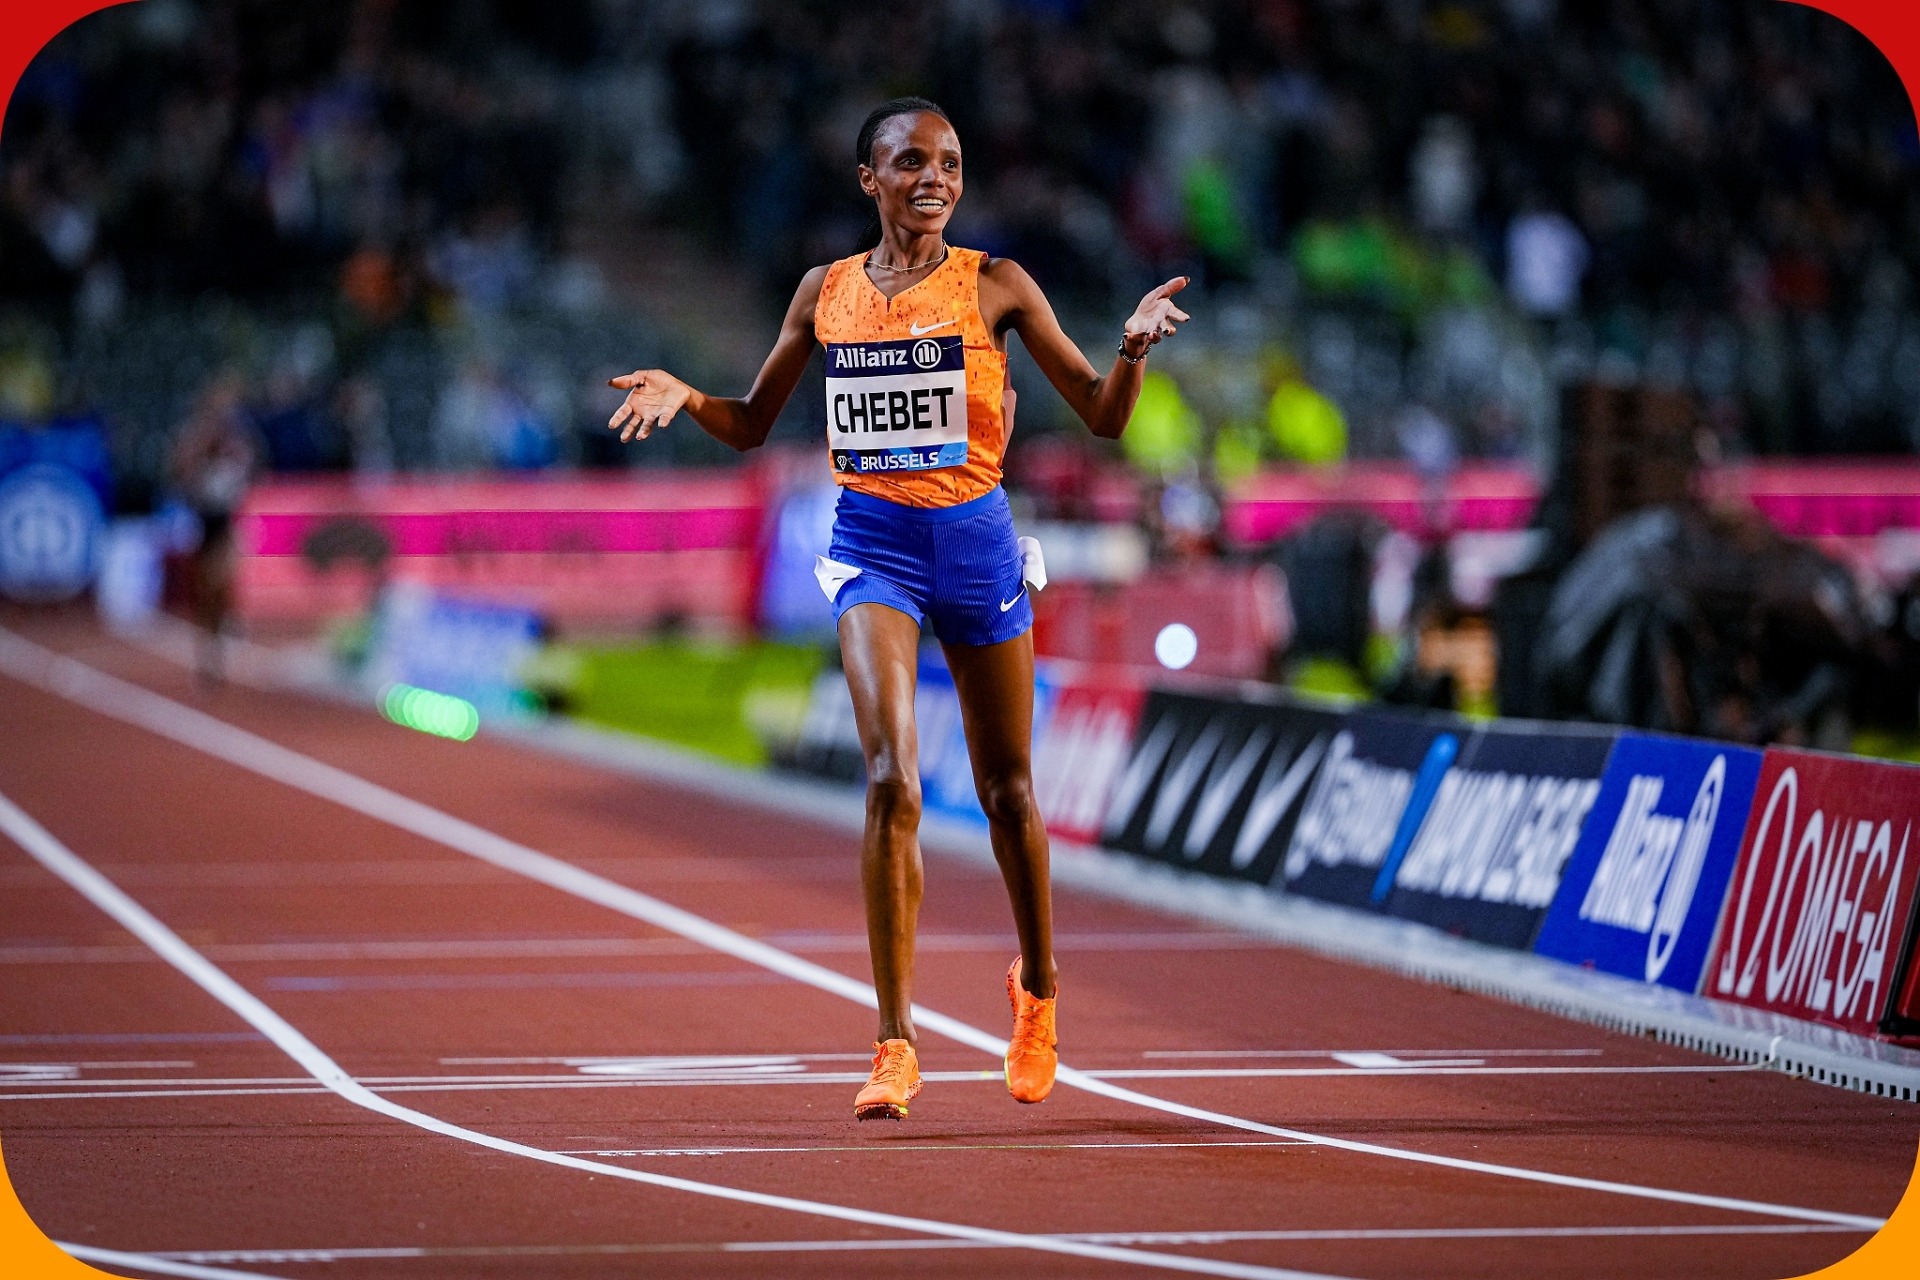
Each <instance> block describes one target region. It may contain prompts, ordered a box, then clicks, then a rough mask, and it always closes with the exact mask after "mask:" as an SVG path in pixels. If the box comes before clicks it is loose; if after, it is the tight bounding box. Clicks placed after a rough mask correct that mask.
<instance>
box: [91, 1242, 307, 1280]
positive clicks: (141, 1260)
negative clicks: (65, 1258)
mask: <svg viewBox="0 0 1920 1280" xmlns="http://www.w3.org/2000/svg"><path fill="white" fill-rule="evenodd" d="M54 1243H55V1244H57V1245H59V1246H60V1248H62V1249H64V1250H65V1251H66V1252H68V1253H70V1254H72V1255H73V1256H74V1257H76V1258H78V1259H80V1261H82V1262H97V1263H99V1264H100V1265H101V1266H103V1267H128V1268H131V1269H132V1270H134V1271H145V1272H147V1273H149V1274H151V1275H156V1276H184V1277H186V1280H280V1278H279V1277H277V1276H267V1275H261V1274H260V1273H259V1272H258V1271H230V1270H228V1269H226V1268H224V1267H210V1266H207V1265H205V1264H204V1263H201V1262H198V1261H196V1260H192V1259H186V1258H181V1257H179V1256H177V1255H174V1254H164V1253H126V1252H123V1251H121V1250H119V1249H102V1248H99V1247H98V1246H96V1245H90V1244H69V1243H67V1242H66V1241H64V1240H55V1241H54Z"/></svg>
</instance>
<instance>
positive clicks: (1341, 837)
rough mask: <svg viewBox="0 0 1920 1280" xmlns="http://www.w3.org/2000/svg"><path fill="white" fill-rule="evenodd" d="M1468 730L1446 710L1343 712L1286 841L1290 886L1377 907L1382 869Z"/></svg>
mask: <svg viewBox="0 0 1920 1280" xmlns="http://www.w3.org/2000/svg"><path fill="white" fill-rule="evenodd" d="M1469 733H1470V730H1469V729H1468V727H1467V726H1466V723H1465V722H1464V721H1459V720H1455V719H1453V718H1451V717H1446V716H1418V715H1413V714H1409V713H1400V714H1395V713H1391V712H1377V711H1353V712H1349V713H1347V714H1346V715H1345V716H1343V717H1342V724H1341V727H1340V728H1339V731H1338V732H1336V733H1335V734H1334V735H1333V737H1332V739H1331V741H1329V742H1328V744H1327V749H1326V755H1325V758H1324V759H1323V760H1322V761H1321V763H1320V772H1319V775H1318V776H1317V777H1316V778H1315V779H1314V782H1313V789H1312V791H1311V792H1309V793H1308V795H1307V800H1306V805H1305V807H1304V808H1303V809H1302V810H1301V813H1300V819H1299V821H1298V822H1297V823H1296V824H1295V825H1294V829H1293V839H1292V840H1291V841H1290V842H1289V843H1288V845H1287V856H1286V859H1285V861H1284V862H1283V864H1282V866H1281V871H1282V873H1283V876H1284V878H1285V882H1286V887H1287V889H1288V890H1290V891H1291V892H1294V893H1304V894H1306V895H1307V896H1309V897H1313V898H1322V899H1325V900H1326V901H1328V902H1340V903H1345V904H1346V905H1348V906H1354V907H1365V908H1368V909H1371V910H1378V909H1379V907H1380V900H1381V898H1382V897H1384V895H1376V894H1375V892H1374V887H1375V885H1376V883H1377V882H1378V881H1379V880H1380V879H1381V876H1382V873H1383V869H1384V870H1385V871H1386V872H1387V873H1389V874H1390V873H1391V870H1392V867H1393V866H1394V865H1395V864H1396V863H1397V862H1398V860H1399V858H1400V856H1401V855H1402V854H1404V852H1405V851H1406V849H1407V848H1408V846H1409V844H1410V842H1411V840H1412V837H1413V833H1414V832H1415V831H1416V830H1418V829H1419V827H1420V822H1421V819H1422V818H1423V817H1424V816H1425V814H1426V810H1427V806H1428V804H1429V803H1430V802H1431V801H1432V799H1433V797H1434V794H1435V792H1436V790H1437V787H1438V784H1439V782H1440V780H1442V779H1444V778H1445V777H1446V776H1447V773H1448V770H1449V767H1450V766H1451V765H1452V763H1453V761H1454V759H1455V757H1456V756H1457V755H1458V754H1459V752H1460V747H1461V742H1462V740H1463V738H1465V737H1467V735H1468V734H1469Z"/></svg>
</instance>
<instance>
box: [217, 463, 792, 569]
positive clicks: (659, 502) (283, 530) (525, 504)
mask: <svg viewBox="0 0 1920 1280" xmlns="http://www.w3.org/2000/svg"><path fill="white" fill-rule="evenodd" d="M764 501H765V497H764V494H763V492H762V490H761V486H760V484H759V483H758V481H757V478H756V477H754V476H753V474H752V473H751V472H747V471H740V472H719V473H712V474H702V473H682V474H675V475H672V476H667V477H660V478H654V477H648V478H644V479H638V480H630V479H626V478H620V479H603V478H600V477H590V478H568V479H563V480H544V479H527V480H467V479H450V480H409V481H403V482H397V483H393V484H386V485H380V486H377V487H365V488H363V487H360V486H356V485H353V484H351V483H349V482H345V481H300V482H276V483H272V484H265V485H261V486H260V487H259V488H257V489H255V490H254V492H253V493H252V495H250V497H249V498H248V501H247V505H246V507H245V509H244V510H243V512H242V513H241V517H240V532H241V537H242V539H243V542H242V546H243V547H245V548H246V551H247V553H248V554H249V555H256V556H297V555H299V554H300V551H301V546H302V543H303V542H304V541H305V539H306V537H307V535H308V534H310V533H311V532H312V531H313V530H314V529H315V528H317V527H319V526H320V525H322V524H325V523H327V522H328V521H330V520H337V519H340V518H342V517H349V516H356V517H360V518H363V519H365V520H368V521H370V522H371V523H373V524H375V525H377V526H378V527H379V528H380V529H381V530H382V531H383V532H385V533H386V535H387V537H388V538H389V539H390V540H391V541H392V543H393V550H394V553H395V554H396V555H402V556H438V555H475V554H497V555H515V554H527V553H535V552H562V553H567V552H622V551H629V552H630V551H691V550H710V549H714V548H726V547H732V548H738V547H746V546H751V545H752V544H753V541H754V539H755V537H756V536H758V533H759V528H760V515H761V509H762V507H763V505H764Z"/></svg>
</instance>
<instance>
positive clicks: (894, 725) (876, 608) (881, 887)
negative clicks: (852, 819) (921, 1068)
mask: <svg viewBox="0 0 1920 1280" xmlns="http://www.w3.org/2000/svg"><path fill="white" fill-rule="evenodd" d="M919 651H920V624H919V623H918V622H916V621H915V620H914V619H913V618H911V617H909V616H908V615H906V614H904V613H901V612H900V611H899V610H898V609H890V608H888V607H887V606H886V605H883V604H857V605H855V606H853V607H852V608H851V609H848V610H847V611H846V612H845V613H844V614H842V615H841V616H840V655H841V661H842V663H843V664H844V665H845V667H846V671H847V689H848V691H849V692H850V693H851V694H852V695H853V718H854V721H855V723H856V724H857V725H858V726H859V729H860V749H861V752H862V753H863V754H864V755H865V757H866V761H867V826H866V833H865V836H864V838H863V839H862V841H861V845H860V878H861V882H862V884H863V885H864V886H865V889H866V896H867V949H868V951H869V952H870V953H871V955H872V957H873V986H874V990H875V991H877V992H878V993H879V996H880V1032H879V1034H878V1035H877V1036H876V1037H875V1039H877V1040H895V1039H899V1040H906V1041H909V1042H911V1041H913V1039H914V1029H913V1008H912V1006H913V936H914V929H915V927H916V926H917V924H918V922H919V919H920V893H921V883H922V876H921V865H920V744H919V738H918V736H917V735H916V733H915V731H914V723H913V691H914V683H915V670H916V666H917V664H918V661H919Z"/></svg>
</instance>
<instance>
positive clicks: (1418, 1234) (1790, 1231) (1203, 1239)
mask: <svg viewBox="0 0 1920 1280" xmlns="http://www.w3.org/2000/svg"><path fill="white" fill-rule="evenodd" d="M1857 1231H1858V1229H1857V1228H1854V1227H1840V1226H1834V1225H1831V1224H1827V1223H1818V1222H1750V1223H1728V1224H1721V1223H1707V1224H1700V1225H1688V1224H1665V1225H1660V1226H1611V1227H1610V1226H1596V1227H1363V1228H1353V1229H1347V1230H1342V1229H1340V1228H1327V1229H1303V1230H1298V1231H1286V1230H1278V1231H1275V1230H1260V1231H1101V1232H1079V1233H1075V1234H1074V1235H1072V1236H1069V1237H1062V1238H1063V1239H1075V1240H1089V1241H1095V1242H1098V1243H1103V1244H1112V1243H1117V1242H1120V1241H1138V1242H1141V1243H1152V1244H1194V1245H1208V1244H1240V1243H1257V1242H1265V1241H1278V1242H1284V1241H1300V1242H1313V1241H1333V1242H1338V1241H1342V1240H1355V1241H1372V1240H1578V1239H1585V1238H1603V1239H1609V1238H1619V1237H1637V1236H1748V1235H1752V1236H1785V1235H1854V1234H1857ZM982 1247H989V1248H990V1247H992V1246H981V1245H976V1244H974V1243H973V1242H972V1241H970V1240H952V1241H949V1240H897V1241H894V1240H737V1241H721V1242H718V1243H706V1242H703V1241H687V1242H684V1243H667V1244H588V1245H464V1246H462V1245H452V1246H437V1247H436V1246H431V1245H392V1246H386V1247H380V1246H373V1247H362V1248H352V1247H348V1248H340V1249H315V1248H289V1249H181V1250H175V1251H171V1252H166V1253H157V1254H151V1255H148V1256H151V1257H158V1258H178V1259H181V1260H183V1261H191V1262H243V1263H255V1262H264V1263H273V1262H294V1263H299V1262H356V1261H362V1260H382V1259H399V1258H525V1257H593V1256H604V1255H616V1256H617V1255H621V1254H649V1253H780V1252H795V1253H803V1252H804V1253H815V1252H820V1251H832V1250H847V1251H850V1252H851V1251H867V1250H882V1249H890V1248H891V1249H974V1248H982Z"/></svg>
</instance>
